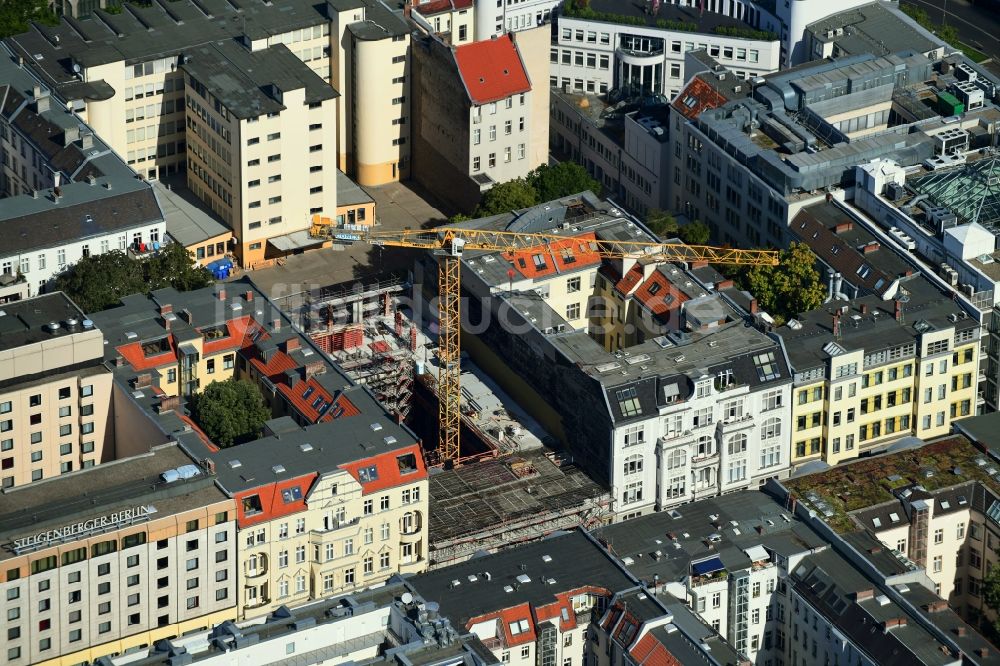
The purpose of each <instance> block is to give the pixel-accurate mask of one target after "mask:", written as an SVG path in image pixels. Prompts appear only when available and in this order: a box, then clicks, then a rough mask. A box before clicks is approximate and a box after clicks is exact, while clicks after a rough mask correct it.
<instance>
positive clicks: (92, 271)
mask: <svg viewBox="0 0 1000 666" xmlns="http://www.w3.org/2000/svg"><path fill="white" fill-rule="evenodd" d="M210 284H212V275H211V274H210V273H209V272H208V271H206V270H205V269H203V268H195V266H194V262H193V260H192V259H191V255H190V254H189V253H188V251H187V250H185V249H184V246H183V245H180V244H178V243H171V244H170V245H167V246H166V247H165V248H163V249H162V250H160V251H159V252H157V253H156V254H154V255H151V256H147V257H143V258H141V259H133V258H131V257H129V256H128V255H127V254H126V253H125V252H122V251H121V250H114V251H112V252H105V253H103V254H97V255H91V256H89V257H84V258H83V259H81V260H80V261H78V262H76V263H75V264H73V265H72V266H71V267H70V268H69V269H68V270H67V271H65V272H64V273H63V274H62V275H60V276H59V277H58V278H56V280H55V283H54V285H53V286H54V288H55V290H57V291H64V292H66V295H67V296H69V297H70V298H72V299H73V300H74V301H75V302H76V304H77V305H79V306H80V308H81V309H82V310H83V311H84V312H98V311H100V310H106V309H107V308H110V307H112V306H114V305H117V304H118V301H120V300H121V299H122V297H123V296H128V295H129V294H145V293H148V292H150V291H153V290H154V289H162V288H164V287H173V288H174V289H177V290H178V291H190V290H192V289H200V288H202V287H207V286H208V285H210Z"/></svg>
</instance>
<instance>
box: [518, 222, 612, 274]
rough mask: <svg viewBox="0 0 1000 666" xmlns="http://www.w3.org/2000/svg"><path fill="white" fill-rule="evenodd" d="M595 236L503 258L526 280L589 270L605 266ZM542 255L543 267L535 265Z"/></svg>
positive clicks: (582, 236)
mask: <svg viewBox="0 0 1000 666" xmlns="http://www.w3.org/2000/svg"><path fill="white" fill-rule="evenodd" d="M596 240H597V237H596V236H595V235H594V232H588V233H585V234H580V235H579V236H572V237H568V238H565V239H561V240H558V241H553V242H552V243H549V244H548V245H547V246H546V245H535V246H534V247H529V248H525V249H523V250H518V251H517V252H504V253H503V258H504V259H506V260H507V261H509V262H510V263H511V264H513V265H514V270H516V271H517V272H518V273H520V274H521V275H522V276H524V277H526V278H529V279H533V278H537V277H543V276H546V275H553V274H555V273H557V272H559V273H569V272H572V271H575V270H578V269H580V268H584V267H586V266H593V265H594V264H599V263H601V255H599V254H598V253H597V251H596V250H595V249H594V247H593V246H592V245H591V244H592V243H594V242H596ZM539 254H540V255H542V259H543V263H542V264H536V263H535V258H534V257H535V255H539Z"/></svg>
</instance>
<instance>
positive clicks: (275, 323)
mask: <svg viewBox="0 0 1000 666" xmlns="http://www.w3.org/2000/svg"><path fill="white" fill-rule="evenodd" d="M271 329H272V330H275V331H280V330H281V317H275V318H274V319H272V320H271Z"/></svg>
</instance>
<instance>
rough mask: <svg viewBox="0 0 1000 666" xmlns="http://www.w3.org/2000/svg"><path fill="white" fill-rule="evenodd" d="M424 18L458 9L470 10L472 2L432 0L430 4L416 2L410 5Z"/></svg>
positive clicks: (465, 0) (468, 0) (464, 0)
mask: <svg viewBox="0 0 1000 666" xmlns="http://www.w3.org/2000/svg"><path fill="white" fill-rule="evenodd" d="M410 6H411V7H412V8H413V9H415V10H417V12H419V13H420V14H422V15H424V16H430V15H432V14H437V13H439V12H450V11H455V10H457V9H468V8H469V7H471V6H472V0H431V1H430V2H419V1H418V2H416V3H412V4H411V5H410Z"/></svg>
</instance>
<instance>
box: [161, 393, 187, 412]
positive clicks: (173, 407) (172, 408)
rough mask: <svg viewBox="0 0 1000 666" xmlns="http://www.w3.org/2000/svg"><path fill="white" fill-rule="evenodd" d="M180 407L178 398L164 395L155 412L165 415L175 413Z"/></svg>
mask: <svg viewBox="0 0 1000 666" xmlns="http://www.w3.org/2000/svg"><path fill="white" fill-rule="evenodd" d="M180 406H181V399H180V396H176V395H165V396H163V397H162V398H161V399H160V404H159V405H158V406H157V408H156V411H157V412H159V413H160V414H166V413H168V412H176V411H178V409H179V408H180Z"/></svg>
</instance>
